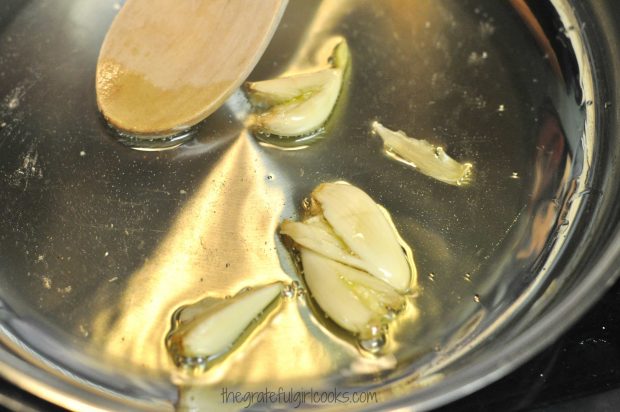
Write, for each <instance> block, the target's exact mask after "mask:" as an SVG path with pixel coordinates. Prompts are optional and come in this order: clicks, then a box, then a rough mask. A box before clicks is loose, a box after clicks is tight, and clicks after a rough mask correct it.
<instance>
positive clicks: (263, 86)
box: [247, 41, 350, 137]
mask: <svg viewBox="0 0 620 412" xmlns="http://www.w3.org/2000/svg"><path fill="white" fill-rule="evenodd" d="M349 60H350V54H349V48H348V45H347V43H346V42H345V41H342V42H341V43H339V44H338V45H337V46H336V47H335V48H334V51H333V53H332V56H331V61H332V67H331V68H327V69H322V70H318V71H315V72H311V73H303V74H299V75H293V76H287V77H282V78H279V79H273V80H266V81H262V82H254V83H248V84H247V89H248V93H249V96H250V101H251V102H252V103H253V104H255V105H257V106H267V107H270V108H269V109H268V110H267V111H265V112H264V113H261V114H259V115H257V116H256V117H255V119H254V121H255V124H256V127H257V128H258V129H259V130H260V131H261V132H263V133H268V134H274V135H277V136H282V137H295V136H303V135H308V134H311V133H313V132H315V131H317V130H318V129H320V128H321V127H322V126H323V124H325V122H326V121H327V119H328V118H329V115H330V114H331V113H332V111H333V109H334V106H335V105H336V101H337V100H338V95H339V94H340V90H341V88H342V82H343V76H344V70H345V69H346V66H347V65H348V63H349Z"/></svg>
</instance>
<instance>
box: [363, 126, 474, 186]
mask: <svg viewBox="0 0 620 412" xmlns="http://www.w3.org/2000/svg"><path fill="white" fill-rule="evenodd" d="M372 129H373V131H374V132H375V133H377V135H379V137H381V139H383V145H384V148H385V150H386V153H387V154H388V155H390V156H392V157H393V158H395V159H396V160H398V161H401V162H404V163H406V164H408V165H410V166H413V167H415V168H416V169H418V170H419V171H420V172H422V173H423V174H425V175H427V176H430V177H433V178H435V179H437V180H439V181H441V182H444V183H448V184H451V185H454V186H461V185H465V184H467V183H469V181H470V178H471V169H472V164H471V163H459V162H457V161H456V160H454V159H453V158H451V157H450V156H448V155H447V154H446V152H445V151H444V150H443V148H441V147H436V146H433V145H432V144H431V143H429V142H427V141H426V140H419V139H414V138H412V137H409V136H407V135H406V134H405V133H403V132H402V131H393V130H390V129H388V128H387V127H385V126H383V125H382V124H381V123H379V122H374V123H373V124H372Z"/></svg>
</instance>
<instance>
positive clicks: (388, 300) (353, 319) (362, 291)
mask: <svg viewBox="0 0 620 412" xmlns="http://www.w3.org/2000/svg"><path fill="white" fill-rule="evenodd" d="M301 259H302V264H303V268H304V279H305V281H306V284H307V285H308V288H309V290H310V293H311V295H312V298H313V299H314V300H315V301H316V303H317V304H318V305H319V307H320V308H321V310H323V312H324V313H325V314H326V315H327V316H328V317H329V318H330V319H332V320H333V321H334V322H335V323H336V324H338V325H339V326H341V327H342V328H344V329H346V330H348V331H349V332H352V333H354V334H362V333H365V332H366V331H367V330H368V329H369V328H370V327H379V328H380V326H381V325H382V324H384V323H386V322H387V321H389V320H390V314H391V312H392V311H397V310H400V309H401V308H402V307H403V305H404V298H403V297H402V296H400V295H399V294H398V293H396V292H395V291H393V290H391V288H390V287H389V285H385V286H384V285H378V284H377V283H376V282H381V281H380V280H378V279H375V278H373V277H372V276H371V275H368V274H367V273H365V272H362V271H359V270H357V269H354V268H352V267H349V266H346V265H343V264H341V263H338V262H336V261H334V260H331V259H329V258H326V257H324V256H322V255H320V254H318V253H315V252H313V251H312V250H309V249H305V248H302V250H301Z"/></svg>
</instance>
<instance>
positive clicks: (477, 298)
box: [474, 294, 480, 303]
mask: <svg viewBox="0 0 620 412" xmlns="http://www.w3.org/2000/svg"><path fill="white" fill-rule="evenodd" d="M474 302H476V303H480V295H478V294H475V295H474Z"/></svg>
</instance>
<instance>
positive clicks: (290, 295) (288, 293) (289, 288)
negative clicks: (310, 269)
mask: <svg viewBox="0 0 620 412" xmlns="http://www.w3.org/2000/svg"><path fill="white" fill-rule="evenodd" d="M300 289H301V288H300V286H299V282H298V281H296V280H294V281H292V282H291V283H290V284H288V285H285V286H284V288H283V289H282V296H284V297H285V298H287V299H295V298H297V297H299V296H300V295H301V293H300Z"/></svg>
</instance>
